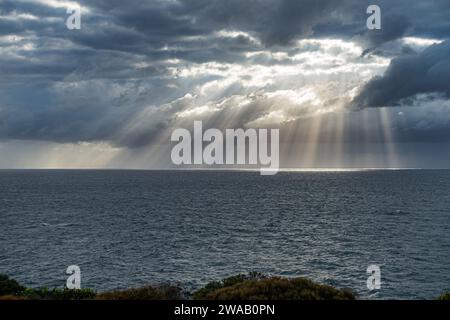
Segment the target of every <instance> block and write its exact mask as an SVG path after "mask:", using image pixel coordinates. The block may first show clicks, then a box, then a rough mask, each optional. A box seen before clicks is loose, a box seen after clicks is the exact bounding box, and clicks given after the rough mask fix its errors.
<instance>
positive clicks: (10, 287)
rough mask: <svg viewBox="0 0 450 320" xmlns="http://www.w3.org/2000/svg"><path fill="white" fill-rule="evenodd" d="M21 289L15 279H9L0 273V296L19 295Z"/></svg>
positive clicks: (22, 288)
mask: <svg viewBox="0 0 450 320" xmlns="http://www.w3.org/2000/svg"><path fill="white" fill-rule="evenodd" d="M23 290H25V288H24V287H22V286H21V285H20V284H19V283H18V282H17V281H16V280H14V279H10V278H9V277H8V276H6V275H4V274H0V296H6V295H10V296H15V295H19V294H20V293H21V292H22V291H23Z"/></svg>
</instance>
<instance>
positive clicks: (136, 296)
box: [96, 285, 184, 300]
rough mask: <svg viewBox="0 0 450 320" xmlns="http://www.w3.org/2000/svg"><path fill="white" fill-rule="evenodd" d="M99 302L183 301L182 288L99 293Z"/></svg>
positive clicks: (167, 287) (145, 288)
mask: <svg viewBox="0 0 450 320" xmlns="http://www.w3.org/2000/svg"><path fill="white" fill-rule="evenodd" d="M96 299H98V300H182V299H184V296H183V293H182V290H181V288H179V287H176V286H169V285H165V286H160V287H152V286H146V287H141V288H134V289H127V290H116V291H109V292H103V293H99V294H98V295H97V296H96Z"/></svg>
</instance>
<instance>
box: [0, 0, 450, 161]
mask: <svg viewBox="0 0 450 320" xmlns="http://www.w3.org/2000/svg"><path fill="white" fill-rule="evenodd" d="M370 4H377V5H379V6H380V7H381V10H382V29H381V30H368V29H367V27H366V19H367V17H368V15H367V13H366V9H367V7H368V6H369V5H370ZM73 6H80V7H81V10H82V28H81V30H68V29H67V28H66V24H65V20H66V18H67V14H66V10H67V8H68V7H73ZM449 16H450V2H449V1H448V0H434V1H426V2H421V3H414V2H411V1H406V0H397V1H387V0H386V1H366V0H322V1H317V0H150V1H137V0H130V1H119V0H117V1H116V0H90V1H81V0H80V1H58V0H30V1H26V0H0V74H1V77H0V141H2V142H0V154H2V156H0V158H1V159H0V166H3V167H14V166H18V163H20V166H25V167H26V166H39V167H89V166H93V167H103V166H104V167H160V166H165V165H166V164H167V162H168V156H167V155H168V152H167V150H168V149H169V148H170V144H169V141H170V140H169V137H170V133H171V132H172V130H173V129H174V128H177V127H181V126H182V127H186V128H190V127H191V126H192V123H193V121H194V120H202V121H203V122H204V124H205V126H209V127H217V128H239V127H243V128H248V127H276V128H280V129H281V142H282V145H281V151H282V154H281V156H280V157H281V158H280V160H281V162H282V165H284V166H290V167H296V166H402V165H403V164H402V163H403V162H402V161H403V160H404V159H407V160H408V161H409V162H408V163H407V166H433V165H432V164H430V159H429V158H424V157H423V156H422V154H423V152H422V151H423V148H424V147H423V146H424V144H425V145H426V144H427V143H429V144H433V143H437V142H439V143H444V144H445V143H447V142H448V138H447V137H449V136H450V135H449V134H450V120H449V119H448V116H447V114H449V113H448V110H449V108H450V103H449V95H450V87H449V83H450V78H449V76H450V66H449V57H450V50H449V48H450V45H449V42H448V40H447V39H449V38H450V20H449V19H448V17H449ZM369 107H378V108H376V109H373V108H369ZM406 146H408V147H406ZM413 146H416V147H413ZM421 148H422V149H421ZM427 150H428V151H429V150H433V152H436V154H439V152H440V150H442V147H439V148H431V149H430V148H428V149H427ZM6 155H8V156H6ZM411 155H413V156H411ZM414 155H415V156H417V159H418V160H417V163H415V164H414V161H411V158H414ZM441 156H442V157H441V158H442V159H443V160H442V163H445V161H446V160H448V155H447V154H442V155H441ZM19 158H20V160H19ZM94 158H95V161H94V160H93V159H94ZM394 158H395V159H394ZM327 159H332V160H330V161H327ZM405 163H406V162H405Z"/></svg>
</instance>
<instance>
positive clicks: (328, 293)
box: [193, 275, 356, 300]
mask: <svg viewBox="0 0 450 320" xmlns="http://www.w3.org/2000/svg"><path fill="white" fill-rule="evenodd" d="M229 279H233V280H231V281H228V280H229ZM228 284H229V285H228ZM193 298H194V299H196V300H354V299H355V298H356V297H355V295H354V294H353V293H352V292H350V291H347V290H339V289H335V288H333V287H331V286H328V285H321V284H316V283H314V282H312V281H310V280H307V279H303V278H295V279H285V278H280V277H272V278H266V277H259V278H253V279H252V278H251V277H247V278H246V277H243V276H242V275H239V276H236V277H232V278H227V279H225V280H224V281H222V282H213V283H210V284H208V285H206V286H205V287H204V288H202V289H200V290H198V291H197V292H195V293H194V294H193Z"/></svg>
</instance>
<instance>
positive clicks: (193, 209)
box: [0, 170, 450, 299]
mask: <svg viewBox="0 0 450 320" xmlns="http://www.w3.org/2000/svg"><path fill="white" fill-rule="evenodd" d="M69 265H78V266H79V267H80V268H81V285H82V287H88V288H93V289H96V290H109V289H116V288H129V287H136V286H142V285H145V284H161V283H175V284H179V285H181V286H183V287H185V288H186V289H188V290H195V289H196V288H199V287H200V286H201V285H204V284H205V283H207V282H209V281H211V280H220V279H222V278H224V277H226V276H230V275H234V274H237V273H247V272H250V271H259V272H263V273H266V274H268V275H279V276H285V277H307V278H310V279H312V280H315V281H318V282H321V283H326V284H331V285H333V286H336V287H339V288H349V289H351V290H353V291H354V292H356V293H357V294H358V295H359V297H360V298H363V299H368V298H369V299H419V298H425V299H432V298H435V297H436V296H438V295H439V294H441V293H442V292H443V291H444V290H446V289H450V171H448V170H366V171H342V172H280V173H279V174H278V175H275V176H261V175H260V174H259V172H246V171H101V170H87V171H77V170H73V171H71V170H69V171H64V170H12V171H7V170H5V171H0V273H3V274H7V275H9V276H11V277H13V278H15V279H17V280H18V281H19V282H21V283H22V284H24V285H26V286H30V287H40V286H47V287H63V286H64V285H65V282H66V279H67V277H68V275H66V274H65V271H66V268H67V267H68V266H69ZM370 265H378V266H379V267H380V268H381V288H380V290H375V291H369V290H368V288H367V284H366V282H367V278H368V277H369V275H368V274H367V267H368V266H370Z"/></svg>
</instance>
